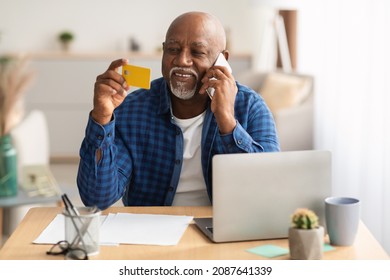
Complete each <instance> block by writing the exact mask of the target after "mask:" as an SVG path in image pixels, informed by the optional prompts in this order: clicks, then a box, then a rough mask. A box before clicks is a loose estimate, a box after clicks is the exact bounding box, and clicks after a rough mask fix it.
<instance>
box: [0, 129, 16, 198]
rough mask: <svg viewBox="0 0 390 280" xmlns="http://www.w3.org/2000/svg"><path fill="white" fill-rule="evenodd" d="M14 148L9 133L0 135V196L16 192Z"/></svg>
mask: <svg viewBox="0 0 390 280" xmlns="http://www.w3.org/2000/svg"><path fill="white" fill-rule="evenodd" d="M16 160H17V159H16V150H15V148H14V146H13V145H12V139H11V136H10V135H4V136H1V137H0V197H3V196H15V195H16V194H17V192H18V176H17V168H18V167H17V161H16Z"/></svg>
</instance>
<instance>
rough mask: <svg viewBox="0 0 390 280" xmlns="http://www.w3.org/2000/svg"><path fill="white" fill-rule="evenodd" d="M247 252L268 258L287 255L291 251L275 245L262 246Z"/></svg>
mask: <svg viewBox="0 0 390 280" xmlns="http://www.w3.org/2000/svg"><path fill="white" fill-rule="evenodd" d="M246 251H247V252H250V253H253V254H256V255H260V256H263V257H267V258H274V257H278V256H283V255H287V254H288V253H289V250H288V249H286V248H282V247H279V246H275V245H262V246H258V247H254V248H251V249H248V250H246Z"/></svg>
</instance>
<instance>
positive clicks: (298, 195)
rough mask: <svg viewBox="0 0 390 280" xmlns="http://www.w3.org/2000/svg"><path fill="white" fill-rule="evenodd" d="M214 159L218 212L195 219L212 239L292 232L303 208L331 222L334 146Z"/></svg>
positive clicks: (278, 235)
mask: <svg viewBox="0 0 390 280" xmlns="http://www.w3.org/2000/svg"><path fill="white" fill-rule="evenodd" d="M212 164H213V166H212V168H213V217H212V218H195V219H194V221H195V223H196V225H197V226H198V227H199V228H200V229H201V231H202V232H203V233H204V234H206V235H207V236H208V237H209V238H210V239H211V240H212V241H214V242H230V241H244V240H258V239H276V238H286V237H287V236H288V228H289V227H290V224H291V215H292V213H293V212H294V211H295V210H296V209H297V208H309V209H311V210H313V211H315V212H316V214H317V215H318V216H319V222H320V224H322V225H324V224H325V205H324V199H325V198H326V197H328V196H330V195H331V154H330V152H329V151H316V150H310V151H291V152H290V151H289V152H273V153H251V154H225V155H215V156H214V157H213V162H212Z"/></svg>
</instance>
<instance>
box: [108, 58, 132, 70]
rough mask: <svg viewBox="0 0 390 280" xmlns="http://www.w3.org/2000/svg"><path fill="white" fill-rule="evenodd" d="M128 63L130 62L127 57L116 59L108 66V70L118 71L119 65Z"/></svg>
mask: <svg viewBox="0 0 390 280" xmlns="http://www.w3.org/2000/svg"><path fill="white" fill-rule="evenodd" d="M127 63H128V60H127V59H126V58H121V59H118V60H114V61H113V62H111V64H110V66H108V69H107V70H114V71H117V70H118V68H119V67H121V66H123V65H126V64H127Z"/></svg>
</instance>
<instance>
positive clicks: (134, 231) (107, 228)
mask: <svg viewBox="0 0 390 280" xmlns="http://www.w3.org/2000/svg"><path fill="white" fill-rule="evenodd" d="M192 219H193V217H192V216H176V215H152V214H128V213H118V214H109V215H108V216H102V221H101V227H100V244H101V245H117V244H120V243H122V244H144V245H165V246H167V245H176V244H177V243H179V241H180V239H181V237H182V235H183V234H184V232H185V230H186V229H187V227H188V224H189V223H190V222H191V221H192ZM64 228H65V225H64V216H63V215H62V214H58V215H57V216H56V217H55V218H54V219H53V221H52V222H51V223H50V224H49V225H48V226H47V227H46V228H45V230H43V232H42V233H41V234H40V235H39V237H38V238H37V239H36V240H34V241H33V243H36V244H54V243H57V242H58V241H60V240H64V239H65V233H64Z"/></svg>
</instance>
